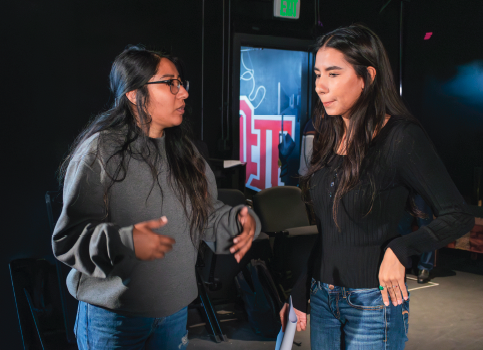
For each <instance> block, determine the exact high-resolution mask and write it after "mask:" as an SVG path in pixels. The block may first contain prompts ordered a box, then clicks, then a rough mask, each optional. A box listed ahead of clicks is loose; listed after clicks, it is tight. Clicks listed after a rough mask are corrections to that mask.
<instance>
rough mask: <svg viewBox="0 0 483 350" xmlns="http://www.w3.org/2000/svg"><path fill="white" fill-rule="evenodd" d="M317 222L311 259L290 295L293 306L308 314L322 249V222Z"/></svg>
mask: <svg viewBox="0 0 483 350" xmlns="http://www.w3.org/2000/svg"><path fill="white" fill-rule="evenodd" d="M316 221H317V230H318V231H319V233H318V234H317V239H316V240H315V243H314V245H313V246H312V250H311V252H310V256H309V259H308V261H307V265H306V267H305V269H304V270H303V272H302V273H301V274H300V276H299V278H298V279H297V282H295V285H294V286H293V288H292V292H291V293H290V295H291V297H292V304H293V307H294V308H296V309H297V310H299V311H302V312H305V313H307V304H308V301H309V299H310V295H309V294H310V282H311V280H312V276H313V274H314V266H315V264H316V262H317V260H318V258H319V257H320V247H321V230H320V220H319V218H318V217H316Z"/></svg>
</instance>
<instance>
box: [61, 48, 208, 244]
mask: <svg viewBox="0 0 483 350" xmlns="http://www.w3.org/2000/svg"><path fill="white" fill-rule="evenodd" d="M162 58H167V59H169V60H170V61H171V62H173V63H174V65H175V66H176V68H177V69H178V72H179V74H180V76H181V79H183V78H184V74H183V67H182V65H181V62H180V61H179V59H177V58H176V57H173V56H169V55H165V54H163V53H160V52H155V51H149V50H146V49H145V48H143V47H141V46H128V47H127V48H126V49H125V50H124V51H123V52H122V53H121V54H120V55H118V56H117V57H116V59H115V60H114V63H113V65H112V69H111V73H110V76H109V80H110V89H111V92H112V94H113V95H114V102H113V104H112V106H111V108H110V109H109V110H108V111H107V112H104V113H101V114H99V115H98V116H96V117H95V118H94V119H93V120H92V121H91V122H90V123H89V124H88V126H87V127H86V128H85V129H84V130H83V131H82V132H81V133H80V134H79V136H78V137H77V138H76V140H75V141H74V143H73V145H72V146H71V149H70V152H69V154H68V155H67V157H66V158H65V160H64V161H63V163H62V165H61V167H60V169H59V182H60V184H61V186H62V185H63V181H64V177H65V172H66V170H67V167H68V165H69V163H70V161H71V159H72V157H73V155H74V154H75V153H76V151H77V149H78V148H79V146H80V145H81V144H82V143H83V142H85V141H86V140H87V139H88V138H89V137H91V136H92V135H94V134H97V133H99V142H98V146H97V154H96V158H97V159H101V158H100V157H99V152H100V149H101V148H102V145H103V144H104V143H106V142H107V141H108V142H109V144H112V143H113V142H114V143H115V144H116V147H115V149H114V150H113V152H112V154H109V155H107V161H106V162H105V164H104V166H105V168H106V171H107V169H111V170H112V171H109V172H108V175H109V177H110V180H111V182H110V184H109V186H108V187H107V189H106V191H105V194H104V203H105V208H106V217H107V208H108V199H109V190H110V188H111V187H112V186H113V185H114V184H115V183H116V182H121V181H123V180H124V179H125V178H126V174H127V170H128V165H129V160H130V159H131V158H136V159H141V160H143V161H145V162H146V163H147V164H148V166H149V168H150V169H151V174H152V176H153V184H152V187H151V191H152V190H153V188H154V186H155V185H156V184H157V185H158V186H159V188H160V190H161V192H162V188H161V185H160V184H159V181H158V172H159V170H158V169H159V164H160V162H161V161H163V160H162V159H161V155H160V154H159V151H158V149H157V147H156V145H155V141H154V140H153V139H151V138H149V136H148V135H149V128H150V124H151V117H150V115H149V113H148V112H147V106H148V104H149V92H148V89H147V87H146V85H145V84H146V83H147V82H148V81H149V80H150V79H151V78H152V77H153V75H155V74H156V72H157V68H158V64H159V62H160V61H161V59H162ZM133 90H136V91H137V93H136V105H134V104H132V103H131V102H130V101H129V100H128V98H127V97H126V93H127V92H129V91H133ZM132 108H136V115H137V119H136V117H135V114H134V113H133V110H132ZM190 134H191V131H190V128H189V126H188V124H187V122H186V121H184V120H183V122H182V123H181V124H180V125H179V126H174V127H171V128H166V129H164V135H165V138H166V140H165V144H166V158H167V159H166V160H167V163H168V169H169V179H168V180H169V183H170V185H171V186H172V188H173V189H174V192H175V193H176V194H177V195H178V196H179V199H180V201H181V203H182V204H183V206H184V208H185V213H186V215H187V217H188V218H189V220H190V236H191V241H192V243H193V245H194V246H195V248H198V247H199V243H200V241H201V235H202V233H203V231H204V229H205V227H206V226H207V223H208V219H209V215H210V213H211V212H212V209H213V204H212V200H211V198H210V195H209V193H208V181H207V179H206V176H205V162H204V161H203V159H202V157H201V155H200V154H199V153H198V152H197V151H196V150H195V149H194V146H193V144H192V143H191V141H190V138H189V135H190ZM135 141H136V145H134V142H135ZM151 191H150V193H151ZM146 200H147V198H146ZM188 201H189V204H190V208H191V211H190V212H189V213H188V209H187V208H188V206H187V204H188Z"/></svg>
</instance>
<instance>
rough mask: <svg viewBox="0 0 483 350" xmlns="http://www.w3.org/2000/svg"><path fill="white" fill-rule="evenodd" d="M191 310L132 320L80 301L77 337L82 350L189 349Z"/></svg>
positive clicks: (76, 327)
mask: <svg viewBox="0 0 483 350" xmlns="http://www.w3.org/2000/svg"><path fill="white" fill-rule="evenodd" d="M187 320H188V307H185V308H183V309H181V310H180V311H178V312H176V313H175V314H172V315H170V316H168V317H161V318H154V317H152V318H151V317H131V316H122V315H119V314H117V313H115V312H112V311H109V310H106V309H103V308H100V307H97V306H94V305H91V304H88V303H85V302H83V301H79V306H78V309H77V319H76V321H75V326H74V333H75V335H76V338H77V345H78V346H79V350H114V349H126V350H127V349H129V350H141V349H142V350H144V349H145V350H151V349H153V350H154V349H156V350H161V349H162V350H171V349H173V350H174V349H186V347H187V346H188V331H187V330H186V321H187Z"/></svg>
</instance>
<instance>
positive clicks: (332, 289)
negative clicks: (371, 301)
mask: <svg viewBox="0 0 483 350" xmlns="http://www.w3.org/2000/svg"><path fill="white" fill-rule="evenodd" d="M314 282H315V283H316V284H317V289H318V290H321V289H324V290H325V291H326V292H327V293H342V294H345V293H348V292H356V291H358V292H371V291H379V288H347V287H339V286H335V285H333V284H329V283H323V282H321V281H316V280H315V279H314V278H312V285H313V284H314ZM406 288H407V284H406Z"/></svg>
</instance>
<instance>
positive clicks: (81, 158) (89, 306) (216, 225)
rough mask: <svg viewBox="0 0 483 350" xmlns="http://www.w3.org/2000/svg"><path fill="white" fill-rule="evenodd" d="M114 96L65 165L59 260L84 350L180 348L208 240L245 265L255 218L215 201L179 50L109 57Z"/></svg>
mask: <svg viewBox="0 0 483 350" xmlns="http://www.w3.org/2000/svg"><path fill="white" fill-rule="evenodd" d="M110 84H111V90H112V93H113V94H114V96H115V101H114V104H113V106H112V107H111V109H110V110H109V111H107V112H105V113H103V114H101V115H99V116H98V117H97V118H95V119H94V121H92V122H91V123H90V124H89V126H88V127H87V128H86V129H85V130H84V131H83V132H82V133H81V134H80V135H79V136H78V138H77V139H76V141H75V143H74V145H73V147H72V150H71V152H70V154H69V155H68V157H67V158H66V160H65V162H64V164H63V165H62V167H61V170H62V171H61V174H62V178H63V185H64V207H63V210H62V214H61V216H60V218H59V220H58V222H57V225H56V228H55V231H54V234H53V239H52V245H53V251H54V254H55V256H56V257H57V258H58V259H59V260H60V261H62V262H64V263H65V264H67V265H69V266H71V267H72V270H71V272H70V274H69V276H68V278H67V284H68V288H69V291H70V293H71V294H72V295H73V296H74V297H75V298H77V299H78V300H79V306H78V312H77V319H76V324H75V334H76V337H77V343H78V345H79V349H103V350H109V349H184V348H186V346H187V343H188V337H187V331H186V321H187V306H188V304H189V303H191V302H192V301H193V300H194V299H195V298H196V297H197V295H198V290H197V284H196V277H195V270H194V269H195V263H196V259H197V252H198V247H199V244H200V241H201V240H205V241H211V242H216V253H230V252H231V253H233V254H234V257H235V259H236V260H237V261H238V262H239V261H240V259H241V258H242V257H243V256H244V255H245V253H246V252H247V251H248V249H249V248H250V246H251V242H252V240H253V239H254V237H255V235H256V234H255V233H256V232H257V234H258V232H259V231H260V223H259V220H258V218H257V217H256V215H255V214H254V213H253V212H251V211H250V210H249V209H248V208H246V207H243V206H238V207H234V208H232V207H229V206H226V205H223V203H221V202H219V201H217V191H216V184H215V179H214V176H213V173H212V172H211V170H210V168H209V167H208V165H207V164H206V163H205V162H204V160H203V159H202V157H201V156H200V155H199V153H198V152H197V150H196V149H195V148H194V146H193V144H192V143H191V142H190V139H189V138H188V136H187V135H188V134H187V131H188V129H187V126H186V123H183V114H184V112H185V100H186V99H187V98H188V87H189V84H188V82H187V81H184V80H183V75H182V71H181V69H180V65H179V62H178V60H177V59H176V58H174V57H170V56H165V55H162V54H159V53H156V52H152V51H148V50H145V49H143V48H140V47H130V48H128V49H126V50H125V51H124V52H122V53H121V54H120V55H119V56H118V57H117V58H116V60H115V61H114V63H113V66H112V70H111V74H110Z"/></svg>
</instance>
